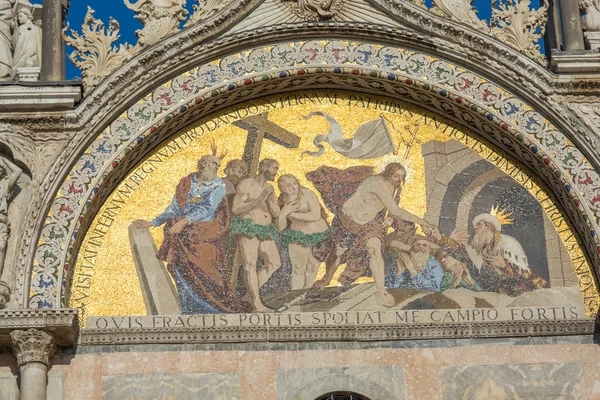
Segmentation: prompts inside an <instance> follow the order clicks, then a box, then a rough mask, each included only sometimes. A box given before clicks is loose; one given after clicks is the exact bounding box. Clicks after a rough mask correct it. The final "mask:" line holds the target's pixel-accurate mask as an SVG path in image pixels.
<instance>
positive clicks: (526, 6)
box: [490, 0, 548, 65]
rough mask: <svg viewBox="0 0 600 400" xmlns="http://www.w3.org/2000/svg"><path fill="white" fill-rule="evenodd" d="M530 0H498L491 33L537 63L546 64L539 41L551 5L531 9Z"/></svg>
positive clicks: (495, 2) (493, 14) (544, 4)
mask: <svg viewBox="0 0 600 400" xmlns="http://www.w3.org/2000/svg"><path fill="white" fill-rule="evenodd" d="M530 6H531V1H530V0H496V1H494V2H493V3H492V19H491V24H490V25H491V34H492V36H494V37H496V39H498V40H500V41H502V42H504V43H506V44H507V45H509V46H512V47H514V48H515V49H517V50H519V51H520V52H522V53H523V54H525V55H526V56H528V57H530V58H532V59H534V60H535V61H537V62H539V63H541V64H544V65H545V64H546V63H547V60H546V58H545V57H544V56H543V55H542V54H541V52H540V45H539V44H537V42H538V40H539V39H541V38H542V37H543V36H544V32H545V29H546V28H545V27H546V21H547V19H548V17H547V11H548V3H547V2H544V1H542V3H541V5H540V8H538V9H537V10H536V9H530Z"/></svg>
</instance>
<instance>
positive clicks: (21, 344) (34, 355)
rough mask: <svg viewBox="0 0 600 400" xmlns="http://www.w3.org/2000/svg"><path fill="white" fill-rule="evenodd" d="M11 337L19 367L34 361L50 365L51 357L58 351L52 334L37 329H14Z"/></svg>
mask: <svg viewBox="0 0 600 400" xmlns="http://www.w3.org/2000/svg"><path fill="white" fill-rule="evenodd" d="M10 338H11V340H12V348H13V351H14V353H15V356H16V357H17V364H18V365H19V367H22V366H23V365H25V364H29V363H34V362H35V363H42V364H44V365H46V366H48V365H50V359H51V358H52V356H53V355H54V353H55V352H56V344H55V342H54V338H53V337H52V336H50V335H48V334H47V333H45V332H42V331H38V330H37V329H29V330H28V331H13V332H11V333H10Z"/></svg>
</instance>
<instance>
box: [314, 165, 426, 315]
mask: <svg viewBox="0 0 600 400" xmlns="http://www.w3.org/2000/svg"><path fill="white" fill-rule="evenodd" d="M405 177H406V170H405V168H404V167H403V166H402V164H399V163H390V164H389V165H388V166H387V167H386V168H385V171H384V172H383V173H381V174H378V175H373V176H370V177H368V178H366V179H365V180H364V181H363V182H362V183H361V184H360V186H359V187H358V188H357V189H356V191H355V192H354V194H353V195H352V196H351V197H350V198H349V199H348V200H346V201H345V202H344V204H343V205H342V208H341V210H340V215H338V216H337V218H338V220H339V222H340V223H339V224H335V223H334V224H333V225H334V226H333V229H334V231H333V232H332V237H338V238H339V239H338V240H335V241H336V242H337V244H336V248H335V249H334V250H333V251H332V253H331V254H330V256H329V257H328V259H327V262H326V273H325V276H324V277H323V279H321V280H319V281H317V282H315V285H314V286H313V287H314V288H316V289H322V288H323V287H325V286H326V285H328V284H329V282H330V281H331V279H332V278H333V276H334V274H335V272H336V270H337V268H338V266H339V264H340V261H341V257H342V256H343V255H344V253H345V252H346V251H347V250H348V249H350V248H351V247H354V245H353V244H352V243H350V244H349V243H344V238H345V237H348V236H353V237H354V238H355V239H354V240H353V241H354V242H360V238H361V235H364V237H365V238H366V241H364V247H365V248H366V250H367V252H368V254H369V268H370V269H371V272H372V274H373V280H374V281H375V288H376V289H377V293H378V294H379V297H380V300H381V302H382V303H383V305H384V306H386V307H392V306H393V305H394V304H395V300H394V297H393V296H392V295H391V294H389V293H388V292H387V290H386V289H385V281H384V275H385V264H384V261H383V253H382V248H383V238H384V234H385V232H386V230H387V228H388V227H390V226H391V224H392V222H393V219H392V217H394V218H397V219H400V220H404V221H408V222H412V223H415V224H418V225H421V227H423V228H427V229H429V228H430V225H429V224H428V223H427V222H425V220H423V219H422V218H419V217H417V216H416V215H413V214H411V213H409V212H408V211H406V210H403V209H402V208H400V207H399V206H398V201H397V200H396V199H395V198H394V197H396V198H398V197H397V195H398V191H400V190H402V185H403V184H404V180H405ZM395 195H396V196H395ZM382 211H387V212H388V213H389V216H388V217H387V218H385V220H384V221H382V222H379V221H378V216H379V215H380V214H379V213H381V212H382ZM336 225H337V226H336ZM340 243H344V244H345V245H344V246H342V245H341V244H340Z"/></svg>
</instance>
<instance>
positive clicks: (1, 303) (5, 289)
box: [0, 281, 10, 310]
mask: <svg viewBox="0 0 600 400" xmlns="http://www.w3.org/2000/svg"><path fill="white" fill-rule="evenodd" d="M9 301H10V287H9V286H8V284H6V283H5V282H2V281H0V310H2V309H4V308H6V305H7V304H8V302H9Z"/></svg>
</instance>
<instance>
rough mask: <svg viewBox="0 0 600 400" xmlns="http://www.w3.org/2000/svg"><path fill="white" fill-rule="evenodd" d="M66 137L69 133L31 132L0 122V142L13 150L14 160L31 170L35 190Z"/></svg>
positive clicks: (62, 147)
mask: <svg viewBox="0 0 600 400" xmlns="http://www.w3.org/2000/svg"><path fill="white" fill-rule="evenodd" d="M68 137H69V134H57V133H52V132H44V133H37V134H33V133H32V132H31V131H29V130H28V129H25V128H23V127H18V126H12V125H9V124H0V143H3V144H5V145H7V146H8V147H9V148H10V149H11V151H12V152H13V156H14V158H15V160H18V161H20V162H22V163H23V164H25V165H26V166H27V167H28V168H29V169H30V170H31V172H32V173H33V182H34V188H33V189H34V190H37V185H39V184H40V183H41V182H42V181H43V180H44V178H45V177H46V176H47V174H48V173H49V169H50V167H51V166H52V165H53V164H54V162H55V158H56V157H58V155H59V154H60V153H61V151H62V150H63V149H64V148H65V146H66V143H67V141H68ZM0 163H1V161H0ZM0 165H1V164H0ZM0 193H1V190H0Z"/></svg>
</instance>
